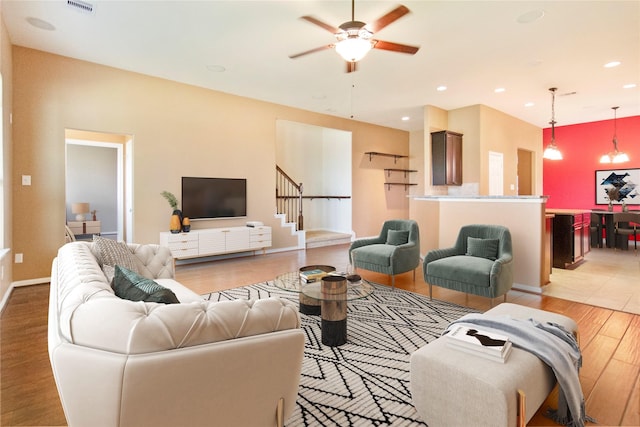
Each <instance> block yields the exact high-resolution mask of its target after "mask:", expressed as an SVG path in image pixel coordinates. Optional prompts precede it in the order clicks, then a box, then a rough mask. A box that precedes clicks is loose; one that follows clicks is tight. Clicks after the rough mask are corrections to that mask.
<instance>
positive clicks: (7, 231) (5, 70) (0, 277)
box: [0, 11, 14, 301]
mask: <svg viewBox="0 0 640 427" xmlns="http://www.w3.org/2000/svg"><path fill="white" fill-rule="evenodd" d="M11 58H12V54H11V42H10V40H9V34H8V33H7V29H6V27H5V25H4V20H3V19H2V15H1V11H0V73H2V176H1V178H0V182H1V185H2V186H3V189H4V191H3V194H4V200H3V201H2V213H1V215H2V222H3V228H4V236H3V242H2V248H6V249H7V250H6V251H3V253H4V256H3V257H2V258H0V270H1V271H2V273H1V274H0V301H1V300H4V298H5V295H7V290H8V289H9V286H10V285H11V282H12V271H11V267H12V258H13V256H12V253H11V251H9V250H8V249H9V248H11V239H12V235H13V230H12V224H13V223H12V217H11V212H12V208H11V207H12V200H13V197H12V194H13V191H12V190H13V180H14V178H13V167H12V128H11V123H10V122H11V120H10V114H11V105H12V99H13V81H12V76H13V70H12V59H11Z"/></svg>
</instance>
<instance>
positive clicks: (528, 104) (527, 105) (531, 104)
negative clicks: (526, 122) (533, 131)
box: [524, 102, 536, 107]
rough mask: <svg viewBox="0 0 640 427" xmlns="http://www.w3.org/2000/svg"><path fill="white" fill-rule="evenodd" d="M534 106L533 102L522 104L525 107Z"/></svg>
mask: <svg viewBox="0 0 640 427" xmlns="http://www.w3.org/2000/svg"><path fill="white" fill-rule="evenodd" d="M534 105H536V104H534V103H533V102H527V103H526V104H524V106H525V107H533V106H534Z"/></svg>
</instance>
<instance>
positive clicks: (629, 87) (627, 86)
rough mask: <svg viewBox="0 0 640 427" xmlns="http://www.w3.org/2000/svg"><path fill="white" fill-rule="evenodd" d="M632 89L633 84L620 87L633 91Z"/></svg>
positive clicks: (634, 85)
mask: <svg viewBox="0 0 640 427" xmlns="http://www.w3.org/2000/svg"><path fill="white" fill-rule="evenodd" d="M634 87H636V84H635V83H629V84H626V85H624V86H622V88H623V89H633V88H634Z"/></svg>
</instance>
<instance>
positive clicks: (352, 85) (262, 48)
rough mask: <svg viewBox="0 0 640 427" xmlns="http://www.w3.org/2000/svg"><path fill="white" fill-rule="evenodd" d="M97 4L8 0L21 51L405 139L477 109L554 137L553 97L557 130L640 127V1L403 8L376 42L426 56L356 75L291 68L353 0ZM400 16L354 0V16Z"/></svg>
mask: <svg viewBox="0 0 640 427" xmlns="http://www.w3.org/2000/svg"><path fill="white" fill-rule="evenodd" d="M89 3H90V4H91V5H93V12H91V13H83V12H79V11H78V10H77V9H75V8H71V7H69V6H68V5H67V1H66V0H63V1H60V0H55V1H54V0H47V1H32V0H1V5H2V13H3V16H4V20H5V23H6V26H7V29H8V32H9V35H10V38H11V41H12V43H13V44H15V45H19V46H26V47H30V48H34V49H39V50H43V51H46V52H51V53H55V54H59V55H63V56H68V57H72V58H78V59H82V60H85V61H90V62H95V63H99V64H104V65H108V66H112V67H116V68H121V69H125V70H131V71H135V72H139V73H143V74H148V75H152V76H158V77H162V78H166V79H169V80H174V81H178V82H184V83H188V84H192V85H196V86H201V87H205V88H210V89H214V90H218V91H222V92H227V93H232V94H237V95H241V96H247V97H250V98H254V99H260V100H265V101H270V102H274V103H278V104H284V105H289V106H293V107H297V108H301V109H304V110H310V111H316V112H320V113H325V114H330V115H335V116H340V117H350V116H353V118H354V119H356V120H361V121H364V122H369V123H376V124H380V125H383V126H389V127H393V128H398V129H404V130H419V129H422V128H423V124H422V107H423V106H424V105H434V106H436V107H440V108H443V109H446V110H451V109H455V108H460V107H465V106H469V105H474V104H484V105H487V106H490V107H493V108H495V109H497V110H500V111H503V112H505V113H507V114H510V115H512V116H514V117H517V118H520V119H522V120H524V121H526V122H529V123H532V124H534V125H536V126H539V127H548V126H549V125H548V122H549V121H550V119H551V94H550V92H549V88H551V87H557V88H558V91H557V96H556V102H555V110H556V111H555V115H556V116H555V118H556V121H557V125H558V126H562V125H568V124H574V123H584V122H590V121H598V120H606V119H611V118H613V111H612V110H611V107H613V106H620V109H619V110H618V112H617V116H618V117H627V116H636V115H640V1H614V0H606V1H546V2H544V1H519V0H518V1H404V0H402V1H401V3H402V4H404V5H405V6H407V7H408V8H409V9H410V10H411V13H410V14H408V15H406V16H404V17H402V18H400V19H399V20H397V21H395V22H394V23H392V24H390V25H389V26H387V27H386V28H384V29H382V30H381V31H380V32H378V33H376V35H375V38H378V39H382V40H387V41H393V42H397V43H403V44H409V45H415V46H420V50H419V51H418V53H417V54H416V55H414V56H411V55H406V54H401V53H396V52H389V51H382V50H373V51H371V52H370V53H369V54H368V55H367V57H365V58H364V59H363V60H362V61H361V62H360V63H359V64H358V71H357V72H355V73H345V72H344V71H345V64H344V62H343V61H342V60H341V59H340V58H339V57H338V55H337V53H335V52H334V51H333V50H325V51H322V52H318V53H314V54H311V55H307V56H304V57H301V58H298V59H295V60H294V59H290V58H289V57H288V56H289V55H290V54H294V53H299V52H301V51H305V50H308V49H311V48H314V47H319V46H322V45H326V44H330V43H332V42H333V36H332V35H331V33H329V32H327V31H325V30H323V29H322V28H320V27H318V26H315V25H312V24H310V23H309V22H306V21H304V20H301V19H299V18H300V17H301V16H303V15H312V16H314V17H315V18H318V19H320V20H322V21H324V22H326V23H328V24H331V25H333V26H338V25H340V24H341V23H343V22H345V21H349V20H351V2H350V1H349V0H331V1H302V0H295V1H294V0H288V1H266V0H258V1H243V0H235V1H202V0H201V1H153V0H143V1H115V0H110V1H90V2H89ZM398 4H400V2H395V1H359V0H357V1H356V3H355V18H356V20H360V21H364V22H371V21H373V20H375V19H377V18H378V17H380V16H382V15H384V14H385V13H386V12H388V11H390V10H391V9H393V8H395V7H396V6H397V5H398ZM541 12H542V13H543V15H544V16H542V17H541V18H540V19H537V20H533V22H528V23H526V22H525V23H520V22H519V20H524V21H527V20H529V19H527V18H530V17H532V16H536V15H538V14H541ZM32 18H36V19H37V20H41V21H44V23H45V24H46V23H48V24H50V25H51V26H52V27H54V28H55V29H42V28H38V27H37V26H34V25H32V24H30V23H29V22H28V19H29V20H31V21H33V19H32ZM41 21H39V22H40V24H42V22H41ZM37 23H38V22H36V24H37ZM614 60H616V61H620V62H621V65H619V66H618V67H615V68H605V67H604V64H605V63H608V62H610V61H614ZM221 69H222V70H224V71H220V70H221ZM626 84H636V87H635V88H631V89H624V88H623V85H626ZM439 85H446V86H447V88H448V89H447V90H446V91H442V92H439V91H437V90H436V87H438V86H439ZM498 87H503V88H505V91H504V92H502V93H495V92H494V89H496V88H498ZM574 92H575V94H571V95H568V94H570V93H574ZM528 102H532V103H534V105H533V106H530V107H526V106H525V103H528ZM403 116H409V117H410V120H409V121H406V122H405V121H401V117H403Z"/></svg>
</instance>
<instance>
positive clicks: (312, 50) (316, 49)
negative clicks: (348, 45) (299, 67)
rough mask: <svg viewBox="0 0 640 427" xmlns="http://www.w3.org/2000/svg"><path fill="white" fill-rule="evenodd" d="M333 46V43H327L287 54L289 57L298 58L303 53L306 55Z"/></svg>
mask: <svg viewBox="0 0 640 427" xmlns="http://www.w3.org/2000/svg"><path fill="white" fill-rule="evenodd" d="M333 47H334V45H332V44H328V45H326V46H320V47H316V48H314V49H309V50H305V51H304V52H300V53H296V54H293V55H289V58H291V59H295V58H299V57H301V56H303V55H308V54H310V53H315V52H321V51H323V50H326V49H333Z"/></svg>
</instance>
